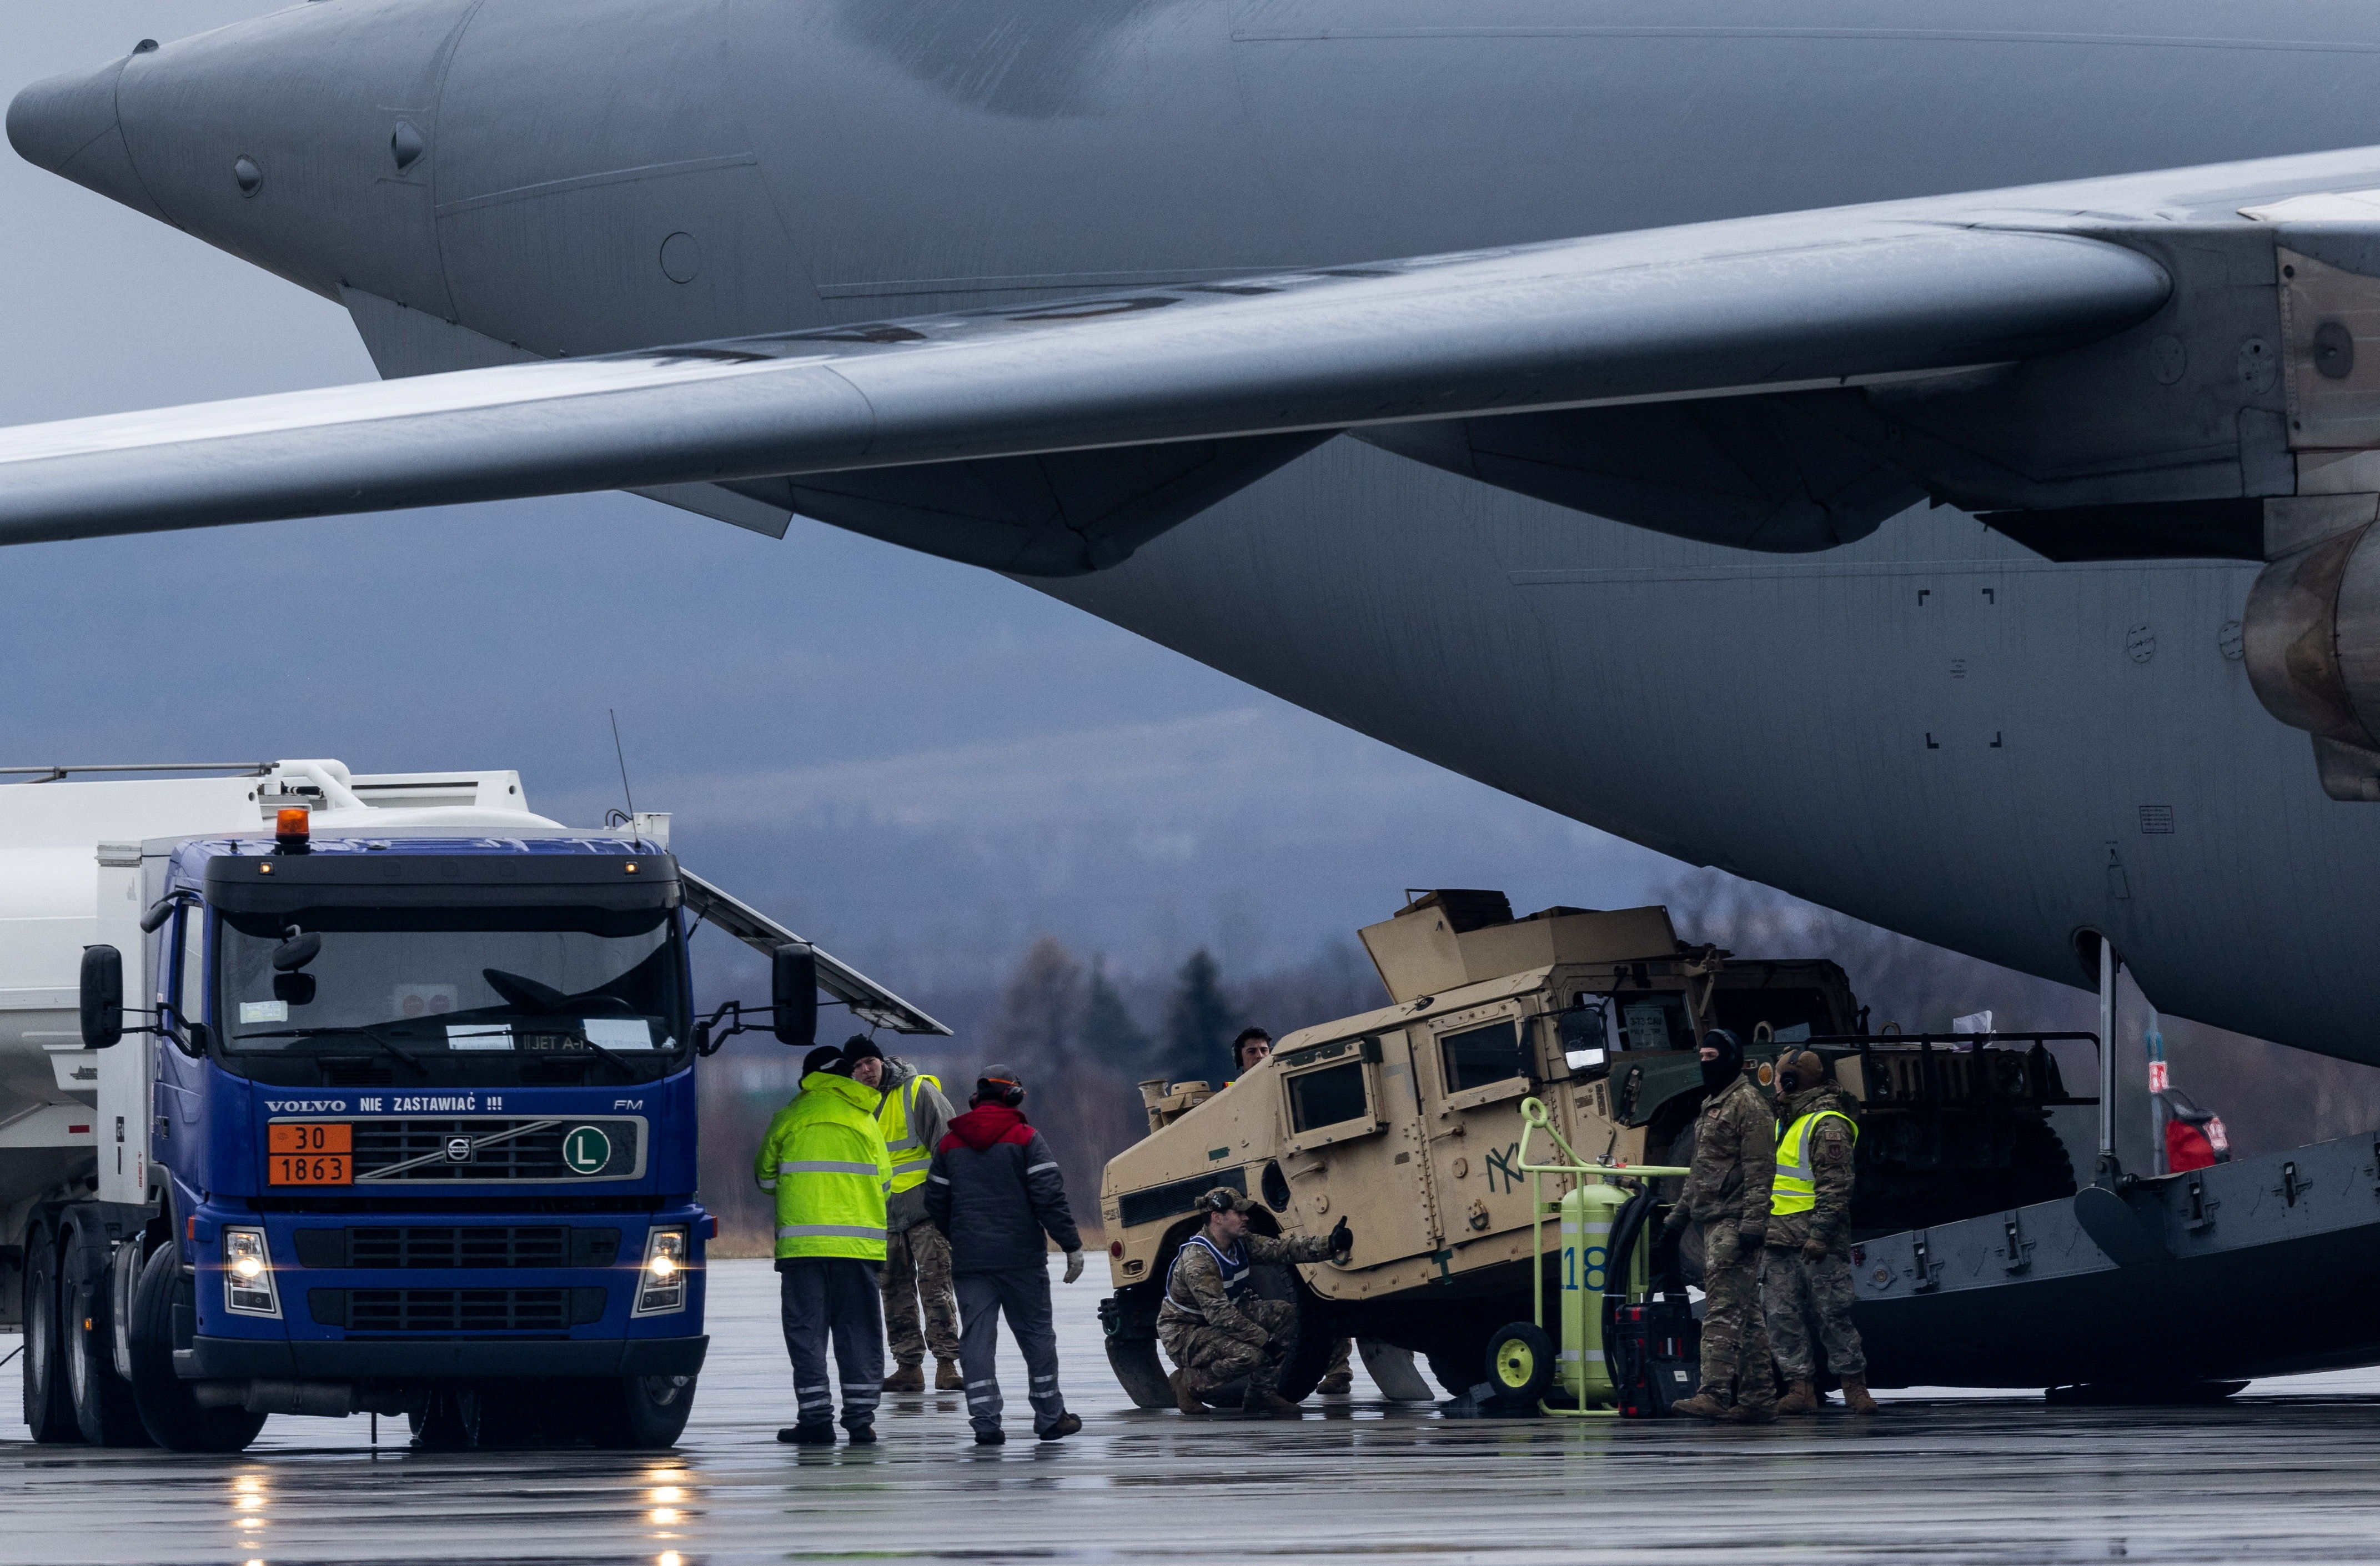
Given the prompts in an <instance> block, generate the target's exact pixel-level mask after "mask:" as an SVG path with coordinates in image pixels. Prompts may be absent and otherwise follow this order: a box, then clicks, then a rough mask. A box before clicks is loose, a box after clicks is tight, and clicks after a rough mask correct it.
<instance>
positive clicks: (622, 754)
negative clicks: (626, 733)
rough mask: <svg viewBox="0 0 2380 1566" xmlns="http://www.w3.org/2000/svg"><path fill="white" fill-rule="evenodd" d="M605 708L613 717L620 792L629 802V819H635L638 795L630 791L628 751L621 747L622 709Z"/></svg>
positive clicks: (613, 739)
mask: <svg viewBox="0 0 2380 1566" xmlns="http://www.w3.org/2000/svg"><path fill="white" fill-rule="evenodd" d="M603 710H604V711H606V712H608V713H610V714H611V717H612V754H613V755H614V756H616V757H618V758H619V759H620V794H621V795H622V797H624V798H625V799H626V800H627V802H628V819H630V820H632V821H633V820H635V819H637V796H636V795H634V794H631V793H629V791H628V753H627V752H626V751H625V750H624V749H622V748H621V747H620V711H619V709H617V708H615V707H606V708H605V709H603Z"/></svg>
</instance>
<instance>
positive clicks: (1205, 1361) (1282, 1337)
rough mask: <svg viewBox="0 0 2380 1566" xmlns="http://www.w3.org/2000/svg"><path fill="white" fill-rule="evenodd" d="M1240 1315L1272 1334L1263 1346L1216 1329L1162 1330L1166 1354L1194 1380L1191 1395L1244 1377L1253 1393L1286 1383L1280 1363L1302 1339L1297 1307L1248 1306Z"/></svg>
mask: <svg viewBox="0 0 2380 1566" xmlns="http://www.w3.org/2000/svg"><path fill="white" fill-rule="evenodd" d="M1240 1314H1241V1315H1242V1316H1245V1317H1247V1318H1248V1319H1249V1320H1250V1321H1253V1322H1255V1323H1256V1324H1257V1326H1259V1327H1261V1328H1263V1329H1265V1331H1266V1333H1267V1336H1266V1338H1265V1341H1264V1342H1263V1344H1262V1345H1261V1346H1259V1345H1257V1344H1255V1343H1251V1342H1248V1341H1245V1339H1241V1338H1234V1337H1233V1336H1232V1335H1231V1334H1230V1333H1229V1332H1226V1331H1223V1330H1222V1329H1220V1328H1215V1327H1191V1326H1184V1327H1177V1328H1175V1329H1172V1330H1171V1331H1167V1330H1165V1329H1160V1337H1161V1339H1162V1341H1164V1344H1165V1352H1166V1353H1167V1354H1170V1355H1172V1359H1173V1363H1174V1364H1176V1365H1178V1366H1181V1367H1182V1368H1183V1369H1184V1370H1186V1371H1188V1372H1189V1373H1190V1374H1189V1376H1188V1378H1187V1379H1188V1381H1189V1383H1190V1390H1192V1391H1193V1392H1196V1393H1198V1394H1200V1395H1201V1396H1203V1395H1205V1394H1206V1393H1208V1392H1211V1391H1213V1390H1215V1389H1216V1388H1218V1387H1220V1386H1221V1385H1222V1384H1223V1383H1224V1382H1226V1381H1236V1380H1238V1379H1239V1378H1241V1377H1243V1376H1245V1377H1246V1378H1248V1390H1251V1391H1258V1392H1269V1391H1272V1390H1275V1388H1276V1387H1278V1385H1279V1384H1280V1381H1281V1362H1282V1361H1283V1360H1285V1359H1287V1358H1288V1357H1289V1351H1290V1347H1291V1345H1292V1344H1293V1342H1294V1341H1296V1337H1297V1307H1296V1306H1295V1305H1292V1304H1291V1303H1290V1302H1289V1301H1287V1300H1243V1301H1241V1302H1240Z"/></svg>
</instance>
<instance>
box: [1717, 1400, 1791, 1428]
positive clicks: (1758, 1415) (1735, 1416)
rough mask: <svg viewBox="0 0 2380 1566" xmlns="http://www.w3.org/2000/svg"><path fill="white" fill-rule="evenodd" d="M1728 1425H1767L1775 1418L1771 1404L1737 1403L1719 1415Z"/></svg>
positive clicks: (1772, 1404)
mask: <svg viewBox="0 0 2380 1566" xmlns="http://www.w3.org/2000/svg"><path fill="white" fill-rule="evenodd" d="M1719 1417H1720V1418H1721V1419H1724V1420H1726V1421H1727V1422H1728V1423H1729V1424H1730V1425H1767V1424H1769V1423H1771V1422H1772V1421H1774V1420H1775V1419H1776V1417H1777V1405H1776V1404H1775V1403H1773V1402H1739V1403H1737V1404H1736V1405H1735V1406H1734V1407H1733V1408H1730V1409H1729V1410H1728V1411H1727V1412H1726V1413H1725V1414H1720V1415H1719Z"/></svg>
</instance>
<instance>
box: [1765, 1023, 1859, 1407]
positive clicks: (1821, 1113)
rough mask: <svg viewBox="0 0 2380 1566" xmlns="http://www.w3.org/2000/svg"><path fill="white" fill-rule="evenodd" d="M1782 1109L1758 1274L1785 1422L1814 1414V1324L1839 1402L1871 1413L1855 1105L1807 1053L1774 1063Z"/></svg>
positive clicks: (1815, 1375)
mask: <svg viewBox="0 0 2380 1566" xmlns="http://www.w3.org/2000/svg"><path fill="white" fill-rule="evenodd" d="M1777 1098H1778V1107H1779V1110H1780V1111H1782V1112H1781V1114H1780V1116H1779V1118H1780V1119H1782V1120H1783V1121H1784V1122H1785V1135H1784V1136H1783V1137H1782V1138H1781V1139H1779V1142H1778V1144H1777V1180H1776V1184H1775V1185H1774V1186H1773V1187H1772V1188H1771V1195H1770V1196H1769V1202H1768V1233H1767V1249H1766V1251H1765V1252H1764V1254H1763V1256H1762V1258H1761V1266H1760V1308H1761V1314H1762V1315H1763V1316H1764V1317H1767V1324H1768V1346H1769V1348H1770V1350H1771V1351H1772V1352H1774V1353H1775V1354H1776V1355H1777V1368H1778V1369H1779V1370H1781V1371H1783V1372H1784V1375H1785V1379H1787V1380H1788V1381H1791V1383H1792V1386H1791V1389H1790V1390H1788V1391H1787V1392H1786V1394H1785V1396H1784V1397H1783V1398H1782V1399H1781V1400H1779V1402H1778V1404H1777V1412H1778V1413H1779V1414H1813V1413H1815V1412H1816V1411H1817V1408H1818V1403H1819V1397H1818V1388H1817V1379H1816V1378H1817V1370H1818V1366H1817V1358H1816V1356H1815V1354H1813V1352H1812V1350H1811V1346H1810V1330H1811V1328H1812V1327H1813V1326H1814V1325H1815V1327H1816V1329H1817V1333H1818V1341H1820V1342H1822V1343H1824V1344H1825V1345H1826V1349H1827V1366H1828V1368H1829V1369H1831V1370H1832V1371H1834V1373H1835V1374H1836V1375H1837V1376H1839V1377H1840V1378H1842V1383H1843V1403H1844V1406H1846V1407H1847V1408H1849V1409H1850V1410H1851V1411H1852V1413H1853V1414H1874V1413H1875V1412H1876V1400H1875V1399H1874V1398H1872V1397H1870V1396H1868V1395H1867V1354H1866V1353H1865V1351H1864V1350H1863V1349H1862V1348H1861V1346H1860V1335H1859V1329H1858V1328H1856V1327H1854V1326H1852V1260H1851V1211H1852V1148H1854V1147H1857V1146H1858V1144H1859V1123H1858V1122H1857V1121H1855V1120H1853V1119H1852V1117H1851V1112H1850V1111H1851V1108H1852V1100H1851V1099H1850V1098H1849V1097H1848V1096H1847V1095H1845V1094H1844V1093H1843V1091H1842V1090H1841V1089H1840V1088H1839V1087H1837V1086H1835V1085H1834V1084H1833V1083H1831V1082H1829V1081H1828V1080H1827V1067H1826V1062H1824V1061H1822V1060H1820V1059H1819V1058H1818V1056H1817V1055H1816V1054H1815V1053H1814V1052H1813V1051H1811V1050H1803V1051H1801V1052H1800V1053H1799V1054H1792V1055H1787V1056H1785V1057H1783V1058H1782V1059H1781V1060H1779V1062H1777Z"/></svg>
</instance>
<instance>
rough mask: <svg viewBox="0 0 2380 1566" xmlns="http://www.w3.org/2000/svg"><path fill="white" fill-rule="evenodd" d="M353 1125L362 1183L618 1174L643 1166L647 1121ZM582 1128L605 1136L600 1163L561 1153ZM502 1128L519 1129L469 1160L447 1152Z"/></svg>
mask: <svg viewBox="0 0 2380 1566" xmlns="http://www.w3.org/2000/svg"><path fill="white" fill-rule="evenodd" d="M354 1124H355V1149H356V1150H355V1160H356V1162H355V1171H356V1179H357V1181H358V1184H400V1183H407V1184H409V1183H412V1182H415V1181H435V1182H439V1183H442V1184H451V1183H455V1182H480V1181H493V1180H546V1181H577V1180H622V1179H628V1178H632V1177H634V1176H636V1175H638V1174H641V1173H643V1172H644V1162H645V1159H644V1136H643V1131H644V1123H643V1122H642V1121H640V1120H621V1119H593V1118H586V1119H581V1118H577V1117H555V1118H553V1119H551V1120H541V1119H531V1118H528V1117H527V1116H520V1117H514V1118H509V1119H507V1118H504V1117H502V1116H495V1115H489V1116H472V1115H457V1116H454V1117H451V1118H437V1119H431V1118H426V1117H423V1118H415V1117H406V1118H390V1119H386V1120H358V1121H356V1122H355V1123H354ZM525 1126H539V1127H540V1129H537V1130H533V1131H524V1130H522V1129H521V1128H522V1127H525ZM586 1127H592V1128H593V1129H594V1130H595V1131H597V1132H600V1133H601V1136H602V1140H603V1142H605V1143H607V1144H608V1145H609V1157H608V1158H607V1159H606V1160H605V1161H604V1162H603V1163H602V1164H601V1166H600V1167H597V1168H592V1169H574V1168H572V1167H571V1164H570V1161H569V1160H568V1159H566V1158H565V1142H566V1141H567V1140H568V1139H569V1137H570V1135H571V1134H572V1133H573V1132H574V1131H577V1130H580V1129H581V1128H586ZM504 1132H518V1133H519V1135H511V1136H506V1137H504V1140H502V1141H500V1142H492V1143H488V1144H487V1145H486V1146H484V1147H477V1148H475V1149H474V1150H473V1151H472V1152H471V1154H470V1155H469V1157H468V1158H466V1159H456V1158H453V1157H451V1156H450V1154H449V1150H448V1149H449V1147H450V1145H451V1144H453V1143H454V1142H455V1141H456V1139H458V1138H460V1139H463V1140H468V1141H471V1142H479V1141H481V1140H483V1139H484V1138H487V1137H490V1136H495V1135H501V1134H503V1133H504ZM413 1159H424V1160H426V1161H424V1162H420V1163H414V1164H413V1166H412V1167H411V1168H409V1169H405V1170H400V1171H396V1172H394V1173H391V1174H389V1175H387V1176H385V1177H384V1178H383V1177H381V1176H380V1175H379V1173H378V1171H382V1170H386V1169H393V1168H394V1167H395V1165H398V1164H403V1163H408V1162H410V1161H411V1160H413Z"/></svg>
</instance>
